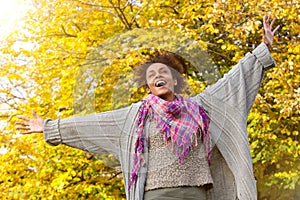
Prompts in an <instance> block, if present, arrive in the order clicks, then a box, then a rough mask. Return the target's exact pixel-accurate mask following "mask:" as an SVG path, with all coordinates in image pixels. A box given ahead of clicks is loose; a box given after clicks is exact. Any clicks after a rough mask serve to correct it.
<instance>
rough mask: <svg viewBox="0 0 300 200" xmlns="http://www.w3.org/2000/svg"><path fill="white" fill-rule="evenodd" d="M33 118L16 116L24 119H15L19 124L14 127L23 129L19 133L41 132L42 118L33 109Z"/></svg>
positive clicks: (42, 128) (42, 126)
mask: <svg viewBox="0 0 300 200" xmlns="http://www.w3.org/2000/svg"><path fill="white" fill-rule="evenodd" d="M32 115H33V118H29V117H25V116H18V118H19V119H22V120H24V121H21V122H20V121H17V122H16V124H18V125H20V126H17V127H16V128H17V129H18V130H25V132H22V133H21V134H31V133H42V132H43V130H44V120H43V118H41V117H40V116H38V115H37V114H36V113H35V112H34V111H32Z"/></svg>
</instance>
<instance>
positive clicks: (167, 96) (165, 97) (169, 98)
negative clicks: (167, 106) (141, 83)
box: [159, 93, 175, 102]
mask: <svg viewBox="0 0 300 200" xmlns="http://www.w3.org/2000/svg"><path fill="white" fill-rule="evenodd" d="M159 97H160V98H162V99H163V100H165V101H170V102H172V101H174V98H175V95H174V93H172V94H165V95H161V96H159Z"/></svg>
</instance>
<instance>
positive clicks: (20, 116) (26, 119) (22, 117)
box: [18, 115, 31, 121]
mask: <svg viewBox="0 0 300 200" xmlns="http://www.w3.org/2000/svg"><path fill="white" fill-rule="evenodd" d="M18 118H19V119H23V120H25V121H30V120H31V119H30V118H29V117H25V116H22V115H19V116H18Z"/></svg>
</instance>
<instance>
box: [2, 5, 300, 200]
mask: <svg viewBox="0 0 300 200" xmlns="http://www.w3.org/2000/svg"><path fill="white" fill-rule="evenodd" d="M269 13H272V15H273V16H274V17H276V18H277V22H276V25H277V24H280V26H281V28H280V30H279V31H278V33H277V34H276V38H275V41H274V45H273V49H272V56H273V58H274V59H275V60H276V62H277V67H276V68H273V69H271V70H269V71H268V72H267V73H266V75H265V78H264V81H263V85H262V87H261V89H260V91H259V93H258V95H257V98H256V101H255V104H254V107H253V108H252V110H251V113H250V115H249V118H248V132H249V142H250V146H251V153H252V158H253V164H254V170H255V177H256V179H257V184H258V192H259V199H300V180H299V176H300V175H299V174H300V159H299V153H300V149H299V148H300V147H299V130H300V125H299V124H300V123H299V122H300V117H299V111H300V89H299V83H300V45H299V39H300V22H299V21H300V4H299V1H297V0H289V1H280V0H270V1H264V0H256V1H254V0H247V1H233V0H227V1H224V0H213V1H212V0H205V1H204V0H198V1H193V0H177V1H171V0H165V1H158V0H143V1H137V0H131V1H125V0H101V1H100V0H33V1H32V9H30V10H29V11H28V13H27V15H26V16H25V17H24V19H23V23H22V25H21V26H19V27H18V29H16V30H15V31H14V32H12V33H11V34H10V35H9V36H8V37H7V38H6V39H5V40H3V41H1V46H0V48H1V60H0V69H1V70H0V102H1V106H2V107H3V106H5V108H6V109H2V110H1V112H0V120H3V121H2V122H4V123H2V124H4V126H3V127H1V135H0V141H1V143H0V145H1V147H0V150H1V151H0V152H1V155H0V163H1V165H0V193H1V196H2V198H3V199H122V198H124V197H125V196H124V188H123V181H122V178H121V173H120V170H119V168H118V167H117V164H115V160H114V159H113V158H112V157H111V156H110V155H106V156H104V157H101V158H99V156H97V155H91V154H89V153H86V152H83V151H80V150H75V149H72V148H69V147H66V146H63V145H59V146H57V147H52V146H49V145H47V144H46V143H45V142H44V141H43V136H42V135H40V134H34V135H28V136H22V137H20V134H19V132H18V131H17V130H16V129H15V125H14V122H15V121H16V120H17V118H16V116H17V115H18V114H22V115H29V116H30V115H31V111H32V110H35V111H36V112H37V113H38V114H39V115H41V116H42V117H43V118H53V119H56V118H62V117H69V116H72V115H73V114H74V113H76V112H75V111H76V110H74V102H73V93H74V87H75V86H76V80H77V75H78V73H80V72H81V70H82V68H83V66H84V65H85V63H86V60H87V58H88V56H89V55H90V54H91V53H92V52H93V51H95V50H96V49H97V47H99V45H101V44H102V43H103V42H104V41H106V40H107V39H109V38H111V37H113V36H115V35H116V34H122V33H126V32H128V31H131V30H133V29H135V28H149V27H153V28H163V29H170V30H174V31H178V32H180V33H181V34H182V35H184V36H185V37H188V38H191V39H193V40H195V41H197V43H198V44H199V45H200V46H201V47H202V48H203V49H205V51H206V52H208V53H209V55H210V57H211V58H212V60H213V62H214V63H215V65H216V67H217V68H218V69H219V70H220V71H221V73H222V74H224V73H226V72H228V71H229V70H230V68H231V67H232V66H233V65H234V64H236V63H237V62H238V60H239V59H240V58H242V57H243V56H244V55H245V54H246V53H247V52H249V51H251V50H253V49H254V48H255V47H256V46H258V45H259V43H260V42H261V41H262V40H261V35H262V33H261V28H262V17H263V15H264V14H269ZM120 52H122V49H120ZM105 56H106V55H104V57H105ZM142 59H143V54H142V51H140V52H131V53H129V54H126V55H122V56H120V57H118V59H115V60H114V63H113V64H112V65H111V68H110V69H111V70H107V71H105V72H103V73H102V76H101V83H102V84H101V85H99V87H98V85H97V92H96V94H97V99H96V101H95V102H96V103H95V105H96V107H95V111H104V110H110V109H113V106H114V103H113V100H112V99H113V98H112V95H113V90H114V84H113V83H115V82H116V80H117V79H116V78H119V76H120V75H122V74H124V73H126V72H127V71H126V70H131V69H132V68H133V67H134V66H135V65H136V64H138V63H140V62H141V60H142ZM112 69H113V70H112ZM187 78H188V80H189V83H190V85H191V87H193V88H194V90H195V91H196V92H199V91H201V90H202V89H203V88H204V87H205V85H203V83H202V82H201V81H199V80H197V77H196V76H194V75H193V73H192V72H190V74H188V75H187ZM142 95H143V91H140V93H137V96H134V97H133V99H132V101H136V100H138V99H139V98H141V96H142ZM128 103H130V102H128ZM81 114H84V113H81ZM109 162H110V163H114V164H109V165H107V163H109Z"/></svg>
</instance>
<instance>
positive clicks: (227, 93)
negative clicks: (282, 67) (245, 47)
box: [205, 43, 276, 116]
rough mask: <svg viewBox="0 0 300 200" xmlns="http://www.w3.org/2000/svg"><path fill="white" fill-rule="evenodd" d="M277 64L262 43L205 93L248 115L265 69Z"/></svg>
mask: <svg viewBox="0 0 300 200" xmlns="http://www.w3.org/2000/svg"><path fill="white" fill-rule="evenodd" d="M275 65H276V63H275V61H274V60H273V58H272V57H271V54H270V52H269V50H268V48H267V46H266V45H265V43H261V44H260V45H259V46H258V47H257V48H256V49H254V50H253V51H252V52H250V53H247V54H246V56H245V57H244V58H243V59H241V60H240V61H239V62H238V64H237V65H235V66H234V67H233V68H232V69H231V70H230V71H229V73H228V74H225V75H224V77H223V78H221V79H220V80H219V81H218V82H217V83H216V84H214V85H213V86H211V87H209V88H207V89H206V90H205V93H208V94H209V95H210V96H212V97H214V98H217V99H219V100H220V101H222V102H224V103H226V104H227V105H229V106H232V107H235V108H237V109H238V110H239V111H241V112H242V114H243V116H247V115H248V113H249V111H250V109H251V107H252V105H253V103H254V100H255V97H256V94H257V92H258V89H259V87H260V84H261V80H262V77H263V72H264V70H266V69H269V68H271V67H274V66H275Z"/></svg>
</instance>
